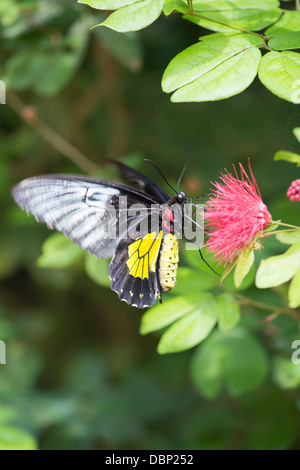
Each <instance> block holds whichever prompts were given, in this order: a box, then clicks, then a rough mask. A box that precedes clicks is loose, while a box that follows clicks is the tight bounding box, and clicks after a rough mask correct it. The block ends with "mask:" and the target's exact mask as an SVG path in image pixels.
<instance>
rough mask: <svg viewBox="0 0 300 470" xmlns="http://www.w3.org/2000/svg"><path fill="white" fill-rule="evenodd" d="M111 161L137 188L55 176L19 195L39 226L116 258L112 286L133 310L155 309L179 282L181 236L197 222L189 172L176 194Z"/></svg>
mask: <svg viewBox="0 0 300 470" xmlns="http://www.w3.org/2000/svg"><path fill="white" fill-rule="evenodd" d="M148 161H149V162H150V163H152V164H153V165H154V166H155V167H156V168H157V169H158V171H159V172H160V170H159V168H158V167H157V165H156V164H155V163H154V162H151V161H150V160H148ZM112 162H113V163H114V164H116V165H117V166H118V168H119V170H120V171H121V173H122V175H123V177H124V179H125V180H127V182H128V183H129V184H131V186H126V185H123V184H119V183H116V182H112V181H105V180H101V179H98V178H93V177H89V176H80V175H69V174H50V175H44V176H36V177H32V178H28V179H25V180H23V181H21V182H20V183H19V184H17V185H16V186H15V187H14V188H13V190H12V195H13V198H14V200H15V201H16V203H17V204H18V205H19V206H20V207H21V208H22V209H23V210H26V211H27V213H29V214H33V215H34V216H35V218H36V219H37V221H39V222H43V223H46V224H47V226H48V227H49V228H51V229H56V230H57V231H59V232H61V233H63V234H64V235H65V236H66V237H68V238H69V239H70V240H72V241H73V242H75V243H76V244H77V245H79V246H80V247H81V248H83V249H84V250H86V251H88V252H89V253H91V254H93V255H94V256H96V257H97V258H110V257H112V260H111V262H110V265H109V277H110V281H111V289H112V290H113V291H115V292H116V293H117V294H118V296H119V298H120V299H121V300H124V301H125V302H127V304H129V305H132V306H135V307H138V308H144V307H151V306H152V305H154V304H155V303H156V301H157V299H159V301H160V302H161V301H162V292H164V291H168V290H170V289H172V288H173V287H174V286H175V284H176V275H177V267H178V261H179V249H178V245H179V243H178V239H179V236H180V232H181V231H182V226H183V224H184V221H185V219H186V218H187V217H188V218H189V219H190V220H192V217H190V216H188V215H187V214H186V213H185V210H184V207H185V205H186V204H187V203H188V201H190V200H189V199H188V198H187V197H186V194H185V193H184V192H179V191H178V187H179V183H180V180H181V177H182V175H183V172H184V170H185V167H184V169H183V172H182V173H181V176H180V178H179V181H178V185H177V190H174V188H172V186H170V185H169V186H170V187H171V188H172V189H173V190H174V192H175V195H174V196H170V195H169V194H168V193H167V192H165V191H164V190H163V189H162V188H161V187H160V186H159V185H158V184H156V183H154V182H153V181H152V180H151V179H150V178H148V177H147V176H145V175H144V174H142V173H140V172H138V171H136V170H134V169H132V168H130V167H129V166H127V165H125V164H123V163H121V162H119V161H115V160H112ZM160 174H161V175H162V176H163V177H164V175H163V174H162V173H161V172H160ZM164 179H165V177H164ZM165 181H166V182H167V180H166V179H165ZM167 184H169V183H168V182H167ZM190 204H192V203H190ZM190 204H188V205H190ZM193 205H194V206H195V204H193ZM174 207H175V208H176V210H175V209H174ZM175 219H176V220H175ZM175 222H176V223H175ZM200 229H201V227H200ZM199 252H200V255H201V250H200V249H199ZM201 257H202V255H201ZM202 259H203V257H202ZM204 261H205V260H204ZM205 262H206V261H205Z"/></svg>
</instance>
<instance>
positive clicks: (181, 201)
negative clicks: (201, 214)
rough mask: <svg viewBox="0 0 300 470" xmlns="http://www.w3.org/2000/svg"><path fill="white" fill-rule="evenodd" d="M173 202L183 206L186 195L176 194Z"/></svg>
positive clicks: (182, 193)
mask: <svg viewBox="0 0 300 470" xmlns="http://www.w3.org/2000/svg"><path fill="white" fill-rule="evenodd" d="M173 200H174V202H177V203H178V204H184V203H185V201H186V194H185V193H184V192H182V191H181V192H180V193H177V194H176V196H174V198H173Z"/></svg>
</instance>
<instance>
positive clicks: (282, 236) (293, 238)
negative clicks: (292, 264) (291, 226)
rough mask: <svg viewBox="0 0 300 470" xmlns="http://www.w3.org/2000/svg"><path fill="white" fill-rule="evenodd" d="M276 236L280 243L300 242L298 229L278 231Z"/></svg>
mask: <svg viewBox="0 0 300 470" xmlns="http://www.w3.org/2000/svg"><path fill="white" fill-rule="evenodd" d="M276 238H277V240H278V241H279V242H280V243H285V244H286V245H294V243H300V230H295V232H280V233H277V234H276Z"/></svg>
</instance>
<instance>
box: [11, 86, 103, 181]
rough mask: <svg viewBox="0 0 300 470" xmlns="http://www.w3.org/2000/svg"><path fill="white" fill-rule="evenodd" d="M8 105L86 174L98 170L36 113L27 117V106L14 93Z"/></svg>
mask: <svg viewBox="0 0 300 470" xmlns="http://www.w3.org/2000/svg"><path fill="white" fill-rule="evenodd" d="M7 103H8V104H9V105H10V107H11V108H12V109H13V110H14V111H15V112H16V113H17V114H18V115H19V116H20V118H21V119H22V120H23V121H25V122H26V123H27V124H29V125H30V126H31V127H32V128H33V129H34V130H35V131H36V132H37V133H38V134H39V135H40V136H41V137H42V138H43V139H44V140H46V142H48V143H49V144H50V145H52V147H54V148H55V149H56V150H58V151H59V152H60V153H62V154H63V155H65V157H67V158H68V159H69V160H71V161H72V162H73V163H75V164H76V165H77V166H78V167H79V168H81V170H83V171H84V172H85V173H88V174H92V173H95V172H96V171H97V170H98V167H97V165H95V164H94V163H93V162H92V161H90V160H89V159H88V158H87V157H86V156H85V155H84V154H83V153H82V152H80V150H78V149H77V148H75V147H74V146H73V145H72V144H70V143H69V142H68V141H67V140H65V139H64V138H63V137H61V136H60V135H59V134H57V132H55V131H54V130H53V129H51V128H50V127H49V126H48V124H46V123H45V122H44V121H43V120H42V119H41V118H40V117H39V116H38V114H37V113H36V112H34V113H32V114H31V115H30V117H26V109H28V108H30V107H29V106H27V105H26V104H25V103H24V102H23V101H22V100H21V98H20V97H19V96H18V95H17V94H15V93H13V92H11V91H10V92H8V93H7Z"/></svg>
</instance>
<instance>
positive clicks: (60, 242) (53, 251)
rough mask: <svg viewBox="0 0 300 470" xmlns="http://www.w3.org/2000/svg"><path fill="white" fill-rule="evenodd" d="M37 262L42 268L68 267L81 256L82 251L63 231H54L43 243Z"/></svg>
mask: <svg viewBox="0 0 300 470" xmlns="http://www.w3.org/2000/svg"><path fill="white" fill-rule="evenodd" d="M42 249H43V254H42V255H41V256H40V257H39V258H38V260H37V264H38V266H40V267H41V268H56V269H60V268H67V267H68V266H71V265H72V264H73V263H74V262H75V261H76V260H77V259H79V258H81V256H82V251H81V249H80V248H79V247H78V246H77V245H75V243H72V242H70V240H68V239H67V238H66V237H65V236H64V235H62V234H61V233H54V234H53V235H51V236H50V237H49V238H47V240H46V241H45V243H44V244H43V248H42Z"/></svg>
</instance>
